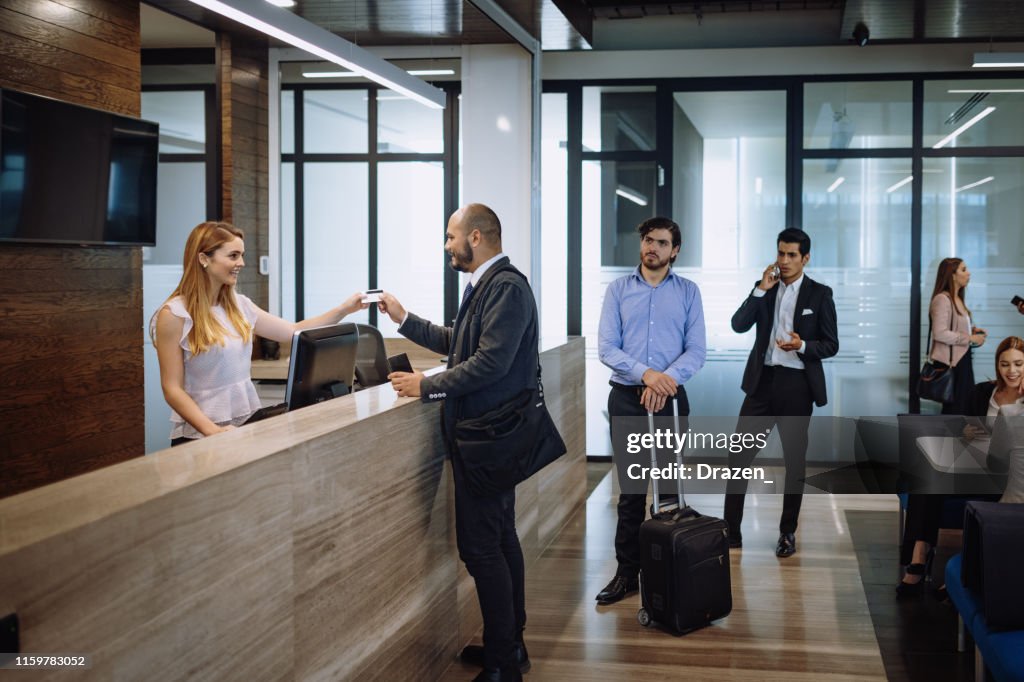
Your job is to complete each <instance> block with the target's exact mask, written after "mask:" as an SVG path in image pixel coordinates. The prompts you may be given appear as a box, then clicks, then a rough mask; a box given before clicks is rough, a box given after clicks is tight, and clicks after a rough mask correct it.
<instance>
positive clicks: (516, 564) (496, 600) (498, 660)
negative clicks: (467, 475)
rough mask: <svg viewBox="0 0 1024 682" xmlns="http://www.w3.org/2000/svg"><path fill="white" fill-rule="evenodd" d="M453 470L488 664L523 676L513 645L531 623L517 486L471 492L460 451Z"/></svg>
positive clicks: (459, 539) (461, 539)
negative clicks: (490, 492) (496, 491)
mask: <svg viewBox="0 0 1024 682" xmlns="http://www.w3.org/2000/svg"><path fill="white" fill-rule="evenodd" d="M452 472H453V473H454V477H455V536H456V543H457V545H458V548H459V557H460V558H461V559H462V561H463V562H464V563H465V564H466V570H468V571H469V574H470V575H471V576H473V580H474V581H475V582H476V596H477V599H478V600H479V601H480V613H481V614H482V615H483V620H484V665H485V666H486V667H488V668H500V669H501V670H502V671H503V672H504V671H506V670H508V671H515V674H516V675H518V672H519V666H518V664H517V663H516V660H515V654H514V653H513V645H514V643H515V642H516V641H517V640H518V641H522V637H523V628H524V627H526V588H525V585H524V583H525V577H526V570H525V568H524V566H523V550H522V547H520V545H519V536H518V535H517V534H516V491H515V489H512V490H509V491H506V492H504V493H501V494H498V495H489V496H486V497H476V496H474V495H472V494H470V492H469V491H468V490H467V489H466V483H465V480H464V479H463V476H462V466H461V464H460V462H459V459H458V455H455V456H454V457H453V458H452ZM502 679H504V677H503V678H502Z"/></svg>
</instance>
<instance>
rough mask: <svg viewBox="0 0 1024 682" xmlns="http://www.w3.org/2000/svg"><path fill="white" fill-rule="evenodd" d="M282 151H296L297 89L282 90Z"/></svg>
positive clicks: (284, 152) (288, 152) (290, 152)
mask: <svg viewBox="0 0 1024 682" xmlns="http://www.w3.org/2000/svg"><path fill="white" fill-rule="evenodd" d="M281 153H282V154H293V153H295V91H294V90H282V91H281Z"/></svg>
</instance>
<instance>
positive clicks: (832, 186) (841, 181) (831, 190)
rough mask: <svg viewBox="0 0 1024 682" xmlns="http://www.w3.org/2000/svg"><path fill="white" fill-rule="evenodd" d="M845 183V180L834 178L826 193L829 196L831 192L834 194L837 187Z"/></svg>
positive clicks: (840, 177) (841, 177)
mask: <svg viewBox="0 0 1024 682" xmlns="http://www.w3.org/2000/svg"><path fill="white" fill-rule="evenodd" d="M845 181H846V178H844V177H843V176H841V175H840V176H839V177H838V178H836V181H835V182H833V183H832V184H831V185H829V186H828V193H829V194H831V193H832V192H835V191H836V188H837V187H839V185H841V184H843V183H844V182H845Z"/></svg>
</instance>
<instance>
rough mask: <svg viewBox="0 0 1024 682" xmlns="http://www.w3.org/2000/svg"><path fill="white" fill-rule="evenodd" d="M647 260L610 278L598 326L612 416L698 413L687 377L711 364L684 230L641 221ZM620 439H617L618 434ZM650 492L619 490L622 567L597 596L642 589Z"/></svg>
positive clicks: (610, 598)
mask: <svg viewBox="0 0 1024 682" xmlns="http://www.w3.org/2000/svg"><path fill="white" fill-rule="evenodd" d="M637 232H639V233H640V265H639V266H638V267H637V269H636V270H634V271H633V272H631V273H630V274H628V275H626V276H625V277H620V278H619V279H617V280H615V281H614V282H612V283H611V284H609V285H608V290H607V291H606V292H605V295H604V305H603V307H602V309H601V324H600V326H599V328H598V355H599V357H600V358H601V362H603V363H604V364H605V365H607V366H608V367H610V368H611V369H612V378H611V382H610V383H611V386H612V390H611V392H610V393H609V394H608V417H609V420H611V422H612V428H613V429H614V428H615V417H643V416H646V415H647V413H648V412H653V413H654V414H655V416H659V417H663V416H671V415H672V405H671V404H670V401H671V400H673V399H675V400H676V401H677V403H678V407H679V414H680V415H681V416H685V415H688V414H689V413H690V404H689V402H688V401H687V398H686V390H685V389H684V388H683V384H685V383H686V382H687V381H689V380H690V379H691V378H692V377H693V375H694V374H696V373H697V371H698V370H699V369H700V368H701V367H703V366H704V357H705V355H706V350H707V341H706V339H705V332H704V306H703V305H702V303H701V298H700V289H698V288H697V285H696V284H694V283H693V282H691V281H690V280H688V279H686V278H684V277H680V276H679V275H677V274H675V273H673V272H672V263H674V262H675V260H676V256H678V255H679V246H680V243H681V241H682V235H681V234H680V232H679V226H678V225H676V224H675V223H674V222H673V221H672V220H670V219H668V218H649V219H648V220H645V221H644V222H642V223H640V225H639V226H638V227H637ZM613 441H614V438H613ZM645 507H646V496H645V495H627V494H624V493H623V494H620V495H619V507H618V517H619V520H618V525H617V528H616V530H615V558H616V559H617V560H618V562H619V566H618V570H617V571H616V574H615V577H614V578H612V581H611V582H610V583H608V585H607V586H606V587H605V588H604V589H603V590H601V592H599V593H598V595H597V602H598V603H599V604H613V603H615V602H617V601H619V600H620V599H622V598H623V597H625V596H626V595H628V594H630V593H632V592H635V591H637V589H638V588H639V580H638V577H639V574H640V524H642V523H643V521H644V516H645V515H646V512H645Z"/></svg>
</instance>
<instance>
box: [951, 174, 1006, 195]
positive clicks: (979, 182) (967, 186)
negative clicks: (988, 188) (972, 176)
mask: <svg viewBox="0 0 1024 682" xmlns="http://www.w3.org/2000/svg"><path fill="white" fill-rule="evenodd" d="M995 179H996V178H995V176H994V175H990V176H988V177H987V178H984V179H983V180H978V181H977V182H972V183H971V184H969V185H964V186H963V187H957V188H956V189H955V190H954V191H953V193H954V194H956V193H957V192H963V191H964V190H965V189H973V188H974V187H977V186H978V185H984V184H985V183H986V182H992V181H993V180H995Z"/></svg>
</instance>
